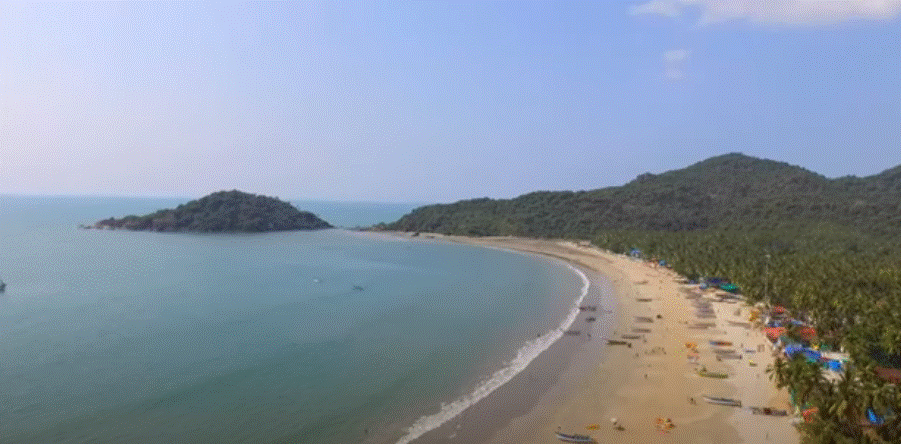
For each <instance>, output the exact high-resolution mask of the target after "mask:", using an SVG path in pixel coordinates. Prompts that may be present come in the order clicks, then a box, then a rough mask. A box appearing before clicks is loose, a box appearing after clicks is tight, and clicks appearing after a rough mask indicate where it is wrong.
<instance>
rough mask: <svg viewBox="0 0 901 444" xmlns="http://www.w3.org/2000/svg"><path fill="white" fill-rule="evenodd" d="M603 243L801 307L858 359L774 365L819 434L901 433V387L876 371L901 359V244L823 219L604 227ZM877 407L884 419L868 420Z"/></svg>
mask: <svg viewBox="0 0 901 444" xmlns="http://www.w3.org/2000/svg"><path fill="white" fill-rule="evenodd" d="M594 243H595V244H596V245H598V246H600V247H602V248H605V249H609V250H611V251H614V252H617V253H626V252H628V251H630V250H631V249H632V248H638V249H640V250H641V251H642V252H643V253H644V254H646V255H650V256H652V257H655V258H662V259H665V260H666V261H667V262H668V263H669V264H671V266H672V267H673V268H674V270H675V271H677V272H679V273H680V274H682V275H684V276H686V277H688V278H692V279H696V278H699V277H702V276H707V277H712V276H716V277H727V278H729V279H730V280H731V281H732V282H733V283H735V284H737V285H738V286H739V287H740V288H741V290H742V292H743V293H744V295H745V296H746V297H748V299H750V300H751V301H767V302H769V303H770V304H773V305H784V306H787V307H790V308H794V313H795V315H796V316H797V317H799V318H803V319H805V320H807V321H809V322H810V323H811V324H812V325H813V326H814V327H815V328H816V329H817V332H818V336H819V337H818V341H819V342H820V344H821V345H822V346H824V347H827V348H832V349H844V350H846V351H847V352H848V353H849V355H850V357H851V362H852V363H853V364H852V365H850V366H848V368H846V370H845V372H844V374H843V375H842V377H841V378H840V379H839V380H838V381H837V382H833V381H830V380H828V379H827V378H826V377H825V375H824V371H823V369H822V367H821V366H820V365H819V364H812V363H808V362H807V361H806V360H805V359H804V358H803V357H800V358H796V359H794V360H791V361H782V360H779V361H777V362H776V365H775V366H774V368H773V369H772V373H773V377H774V378H775V379H776V381H777V383H778V384H779V385H780V386H785V387H789V388H790V389H791V390H793V391H794V393H795V394H796V395H797V398H796V399H797V401H798V403H799V405H800V406H802V407H804V408H816V409H817V414H816V415H815V417H814V420H813V422H811V423H810V424H806V425H805V426H804V429H805V433H806V437H807V438H808V440H809V441H810V442H822V443H845V442H848V443H852V442H901V389H899V387H898V386H897V385H895V384H891V383H889V382H888V381H883V380H880V379H879V378H877V377H876V374H875V370H874V369H875V367H877V366H885V367H895V366H901V262H899V258H901V246H899V245H897V244H892V243H887V242H885V239H884V238H882V237H879V236H874V235H867V234H862V233H861V232H859V231H854V230H851V229H847V228H842V227H837V226H834V225H831V224H826V223H821V224H816V225H807V226H804V225H798V226H795V227H792V228H781V229H776V230H760V229H756V230H754V229H752V230H742V231H737V230H726V229H708V230H697V231H687V232H678V233H669V232H659V231H656V232H655V231H605V232H601V233H599V234H598V236H597V237H596V238H595V239H594ZM868 409H873V411H874V412H875V413H877V414H879V415H880V416H882V417H884V418H885V421H886V423H885V424H884V425H883V426H881V427H867V426H865V422H864V421H863V418H864V417H865V416H864V415H865V413H866V411H867V410H868Z"/></svg>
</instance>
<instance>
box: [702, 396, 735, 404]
mask: <svg viewBox="0 0 901 444" xmlns="http://www.w3.org/2000/svg"><path fill="white" fill-rule="evenodd" d="M704 400H705V401H707V403H708V404H718V405H725V406H729V407H741V401H739V400H737V399H731V398H718V397H716V396H707V395H704Z"/></svg>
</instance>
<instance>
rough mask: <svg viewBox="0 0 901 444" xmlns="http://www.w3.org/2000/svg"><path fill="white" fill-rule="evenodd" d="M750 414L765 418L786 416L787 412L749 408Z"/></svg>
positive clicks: (764, 408)
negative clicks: (764, 416)
mask: <svg viewBox="0 0 901 444" xmlns="http://www.w3.org/2000/svg"><path fill="white" fill-rule="evenodd" d="M751 413H753V414H755V415H766V416H788V411H787V410H780V409H771V408H769V407H751Z"/></svg>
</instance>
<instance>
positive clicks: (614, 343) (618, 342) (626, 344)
mask: <svg viewBox="0 0 901 444" xmlns="http://www.w3.org/2000/svg"><path fill="white" fill-rule="evenodd" d="M607 345H625V346H628V347H629V348H632V344H630V343H629V342H627V341H618V340H616V339H608V340H607Z"/></svg>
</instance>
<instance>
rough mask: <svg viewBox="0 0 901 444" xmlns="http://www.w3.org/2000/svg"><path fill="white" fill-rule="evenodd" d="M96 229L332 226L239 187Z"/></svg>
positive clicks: (232, 229) (234, 229)
mask: <svg viewBox="0 0 901 444" xmlns="http://www.w3.org/2000/svg"><path fill="white" fill-rule="evenodd" d="M94 226H95V228H125V229H128V230H142V231H193V232H206V233H214V232H263V231H285V230H315V229H321V228H330V227H331V225H329V224H328V222H325V221H323V220H322V219H320V218H318V217H316V215H315V214H313V213H310V212H306V211H299V210H298V209H297V208H294V206H293V205H291V204H289V203H287V202H283V201H281V200H278V199H276V198H273V197H267V196H260V195H256V194H249V193H244V192H241V191H237V190H232V191H219V192H216V193H212V194H210V195H207V196H205V197H203V198H200V199H197V200H192V201H190V202H188V203H186V204H182V205H179V206H178V207H177V208H175V209H167V210H159V211H157V212H155V213H152V214H148V215H145V216H133V215H132V216H125V217H123V218H121V219H115V218H110V219H106V220H102V221H100V222H97V223H96V224H95V225H94Z"/></svg>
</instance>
